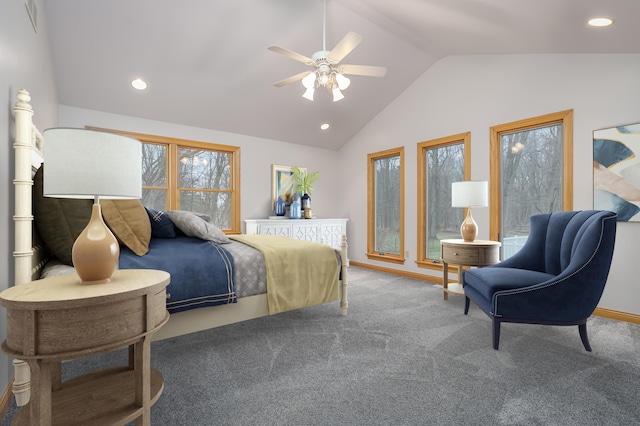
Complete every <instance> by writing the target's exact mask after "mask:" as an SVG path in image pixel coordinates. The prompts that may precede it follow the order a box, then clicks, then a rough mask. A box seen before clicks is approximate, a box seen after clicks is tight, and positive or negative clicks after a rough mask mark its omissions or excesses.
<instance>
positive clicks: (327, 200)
mask: <svg viewBox="0 0 640 426" xmlns="http://www.w3.org/2000/svg"><path fill="white" fill-rule="evenodd" d="M60 125H61V126H64V127H84V126H96V127H102V128H108V129H115V130H124V131H129V132H136V133H144V134H151V135H156V136H166V137H173V138H181V139H188V140H195V141H200V142H211V143H217V144H223V145H233V146H239V147H240V159H241V164H240V171H241V176H240V183H241V197H240V198H241V200H240V203H241V218H242V219H263V218H267V216H269V215H273V213H272V211H271V165H272V164H280V165H286V166H298V167H306V168H307V170H308V171H315V170H319V171H320V178H319V179H318V181H317V182H316V183H315V184H314V185H313V189H314V191H313V194H311V198H312V200H311V207H312V209H313V212H314V214H315V215H316V216H317V217H336V216H335V214H336V205H337V203H336V200H337V198H338V191H337V190H336V188H339V187H340V186H339V176H338V174H337V173H336V172H337V170H336V172H334V170H335V163H336V161H337V160H338V152H337V151H334V150H327V149H320V148H311V147H307V146H303V145H296V144H291V143H286V142H280V141H275V140H269V139H262V138H255V137H250V136H243V135H238V134H233V133H225V132H219V131H215V130H209V129H202V128H196V127H189V126H182V125H178V124H172V123H165V122H160V121H153V120H146V119H139V118H134V117H128V116H123V115H117V114H108V113H104V112H99V111H93V110H87V109H81V108H75V107H69V106H60ZM242 229H243V230H244V223H243V224H242Z"/></svg>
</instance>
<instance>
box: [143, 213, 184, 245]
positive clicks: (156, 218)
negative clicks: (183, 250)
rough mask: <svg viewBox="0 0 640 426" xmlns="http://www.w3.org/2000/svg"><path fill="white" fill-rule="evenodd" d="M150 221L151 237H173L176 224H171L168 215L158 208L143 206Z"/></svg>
mask: <svg viewBox="0 0 640 426" xmlns="http://www.w3.org/2000/svg"><path fill="white" fill-rule="evenodd" d="M145 209H146V210H147V214H148V215H149V222H151V238H175V237H176V226H175V225H174V224H173V222H172V221H171V219H170V218H169V216H168V215H167V214H166V213H165V212H163V211H160V210H154V209H150V208H149V207H145Z"/></svg>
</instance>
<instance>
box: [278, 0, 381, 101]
mask: <svg viewBox="0 0 640 426" xmlns="http://www.w3.org/2000/svg"><path fill="white" fill-rule="evenodd" d="M323 3H324V15H323V21H322V50H320V51H318V52H316V53H314V54H313V55H311V57H310V58H309V57H307V56H304V55H301V54H299V53H296V52H292V51H291V50H288V49H285V48H284V47H280V46H271V47H269V50H271V51H272V52H276V53H280V54H281V55H284V56H287V57H289V58H291V59H293V60H296V61H298V62H302V63H303V64H306V65H309V66H310V67H313V70H311V71H303V72H301V73H299V74H296V75H294V76H291V77H289V78H285V79H284V80H281V81H278V82H277V83H275V84H274V86H276V87H282V86H285V85H287V84H290V83H294V82H296V81H298V80H302V85H303V86H304V87H305V89H306V91H305V92H304V94H303V95H302V97H303V98H305V99H309V100H310V101H313V94H314V92H315V89H316V88H318V87H324V88H326V89H327V90H328V91H329V92H331V93H332V94H333V102H336V101H339V100H340V99H343V98H344V95H343V94H342V90H344V89H346V88H347V87H349V84H350V83H351V80H349V79H348V78H347V77H345V75H364V76H370V77H384V76H385V74H386V73H387V69H386V68H385V67H375V66H368V65H346V64H340V61H341V60H342V59H344V58H345V57H346V56H347V55H348V54H349V53H351V51H352V50H353V49H355V48H356V46H358V44H360V42H361V41H362V36H361V35H359V34H356V33H354V32H349V33H348V34H347V35H346V36H344V38H343V39H342V40H340V42H339V43H338V44H337V45H336V46H335V47H334V48H333V50H331V51H328V50H327V46H326V43H327V40H326V38H327V34H326V33H327V26H326V21H327V2H326V0H324V2H323Z"/></svg>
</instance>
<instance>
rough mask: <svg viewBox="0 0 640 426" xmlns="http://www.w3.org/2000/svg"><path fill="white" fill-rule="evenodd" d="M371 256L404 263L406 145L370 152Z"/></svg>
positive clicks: (368, 253) (368, 245)
mask: <svg viewBox="0 0 640 426" xmlns="http://www.w3.org/2000/svg"><path fill="white" fill-rule="evenodd" d="M367 160H368V170H367V177H368V191H367V194H368V197H367V198H368V200H367V213H368V215H367V216H368V218H367V219H368V223H367V225H368V226H367V229H368V232H367V257H368V258H369V259H375V260H381V261H385V262H394V263H400V264H402V263H404V148H394V149H390V150H387V151H382V152H377V153H374V154H369V155H368V156H367Z"/></svg>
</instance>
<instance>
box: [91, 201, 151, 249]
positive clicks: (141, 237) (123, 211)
mask: <svg viewBox="0 0 640 426" xmlns="http://www.w3.org/2000/svg"><path fill="white" fill-rule="evenodd" d="M100 206H101V208H102V217H103V218H104V221H105V222H106V223H107V225H108V226H109V229H111V232H113V234H114V235H115V236H116V238H117V239H118V241H120V243H121V244H123V245H125V246H127V247H129V248H130V249H131V251H132V252H134V253H135V254H137V255H138V256H144V255H145V254H147V252H148V251H149V241H150V240H151V222H150V221H149V216H148V215H147V211H146V210H145V208H144V206H143V205H142V202H141V201H140V200H100Z"/></svg>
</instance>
